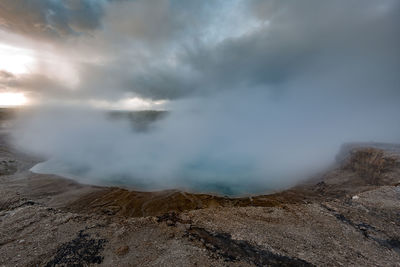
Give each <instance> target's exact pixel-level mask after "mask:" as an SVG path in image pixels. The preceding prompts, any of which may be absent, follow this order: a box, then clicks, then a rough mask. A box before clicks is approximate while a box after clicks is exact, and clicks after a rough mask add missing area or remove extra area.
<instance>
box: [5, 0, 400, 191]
mask: <svg viewBox="0 0 400 267" xmlns="http://www.w3.org/2000/svg"><path fill="white" fill-rule="evenodd" d="M5 2H9V7H10V10H9V12H8V13H7V16H5V15H4V14H2V13H1V12H0V18H1V17H2V16H3V20H6V21H7V23H6V24H5V25H6V26H4V27H5V30H4V32H1V31H0V36H8V37H9V40H12V42H14V44H17V43H18V42H19V41H18V40H19V39H18V38H24V40H25V39H26V40H30V42H31V43H32V44H30V46H31V47H30V49H36V52H37V54H38V56H37V58H36V60H37V61H38V62H40V63H41V66H42V67H41V68H38V69H37V70H36V71H37V73H29V74H24V75H14V74H10V73H0V86H2V87H0V88H3V87H4V88H5V87H7V88H8V89H9V90H20V91H22V92H24V93H25V94H26V95H27V96H29V97H30V98H31V99H32V100H33V101H34V102H35V103H37V105H36V106H35V107H31V108H30V109H29V110H28V112H25V113H23V115H22V116H21V117H20V118H19V120H18V123H17V126H16V127H15V130H14V133H13V137H14V138H13V140H14V141H15V144H16V145H17V146H18V147H19V148H21V149H23V150H25V151H27V152H30V153H34V154H38V155H41V156H43V157H45V158H47V159H48V161H46V162H44V163H42V164H40V165H38V166H36V167H35V169H34V170H35V171H39V172H48V173H56V174H64V175H69V176H74V178H76V179H78V180H80V181H82V182H86V183H96V184H114V185H116V184H123V185H131V186H134V187H136V188H139V189H143V190H155V189H165V188H184V189H188V190H193V191H208V192H215V191H218V192H220V193H226V194H246V193H260V192H266V191H271V190H277V189H282V188H285V187H288V186H290V185H293V184H295V183H297V182H298V181H300V180H301V179H304V178H305V177H308V176H310V175H313V174H315V173H316V172H318V171H321V170H323V169H324V168H327V167H328V166H330V164H332V163H333V162H334V158H335V155H336V153H337V152H338V151H339V149H340V146H341V145H342V144H343V143H346V142H393V143H399V142H400V120H399V118H400V75H399V71H400V49H399V47H400V27H399V26H398V25H400V2H399V1H394V0H381V1H373V0H346V1H344V0H337V1H329V2H328V1H317V0H305V1H294V0H287V1H274V0H266V1H258V0H248V1H246V0H235V1H172V0H170V1H167V0H165V1H164V0H160V1H140V0H139V1H122V0H120V1H117V0H114V1H111V0H110V1H90V0H86V1H83V0H82V1H75V4H76V5H74V6H73V5H72V4H71V5H68V4H56V3H58V2H55V1H40V3H41V5H38V6H37V7H36V9H34V10H32V16H28V17H27V18H25V20H23V19H22V18H20V17H18V14H19V13H20V10H19V9H21V6H18V7H13V4H12V3H13V2H12V1H5ZM27 2H28V1H27ZM0 5H1V4H0ZM46 10H51V11H52V12H53V13H54V12H55V13H56V14H59V16H58V17H57V18H58V19H57V20H56V19H55V18H54V19H49V17H48V16H44V15H43V14H48V13H46ZM13 11H15V12H14V13H13ZM17 11H18V12H17ZM78 11H79V12H78ZM35 12H36V13H35ZM53 13H49V14H53ZM33 14H36V15H35V16H34V15H33ZM61 18H63V19H61ZM27 21H28V22H30V23H28V22H27ZM33 23H36V24H40V25H42V26H43V27H41V28H37V27H36V28H33V29H31V30H28V29H29V25H31V24H32V25H33ZM0 25H1V23H0ZM11 35H12V36H13V37H12V38H11V37H10V36H11ZM16 36H17V37H16ZM10 42H11V41H10ZM43 43H45V44H46V45H48V46H49V48H48V49H47V50H46V51H42V50H41V49H42V48H40V47H39V46H38V44H43ZM33 47H35V48H33ZM49 53H51V56H49ZM44 55H46V56H44ZM60 59H61V60H60ZM59 61H61V62H62V66H64V67H65V66H66V67H65V69H68V70H69V71H67V72H66V73H67V74H68V75H67V76H65V75H64V76H63V75H62V74H63V72H57V64H58V63H57V62H59ZM43 66H47V67H46V68H45V67H43ZM49 66H50V67H49ZM52 66H53V67H52ZM54 66H55V67H54ZM52 72H56V73H55V74H52ZM60 77H61V78H60ZM129 99H142V100H141V101H143V103H147V106H146V108H148V109H152V108H154V109H160V108H162V109H166V110H168V114H166V116H165V117H163V118H162V119H160V120H157V121H155V122H153V123H152V124H151V125H150V128H149V129H148V130H147V131H135V130H134V129H133V128H132V125H131V123H130V122H129V121H128V120H115V119H114V120H112V119H110V117H109V116H108V115H107V112H106V111H104V110H99V109H98V108H96V107H93V105H92V104H93V103H103V104H104V103H105V104H106V106H107V104H108V105H109V106H110V107H113V108H115V107H118V105H116V104H115V103H122V102H123V101H128V100H129ZM121 101H122V102H121ZM160 103H162V104H160Z"/></svg>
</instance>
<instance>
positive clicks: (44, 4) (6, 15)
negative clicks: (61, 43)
mask: <svg viewBox="0 0 400 267" xmlns="http://www.w3.org/2000/svg"><path fill="white" fill-rule="evenodd" d="M105 2H106V1H103V0H68V1H57V0H18V1H14V0H3V1H1V2H0V26H1V27H2V28H4V29H6V30H9V31H13V32H16V33H20V34H23V35H28V36H31V37H34V38H60V37H65V36H68V35H78V34H82V33H87V32H90V31H92V30H95V29H97V28H98V27H99V26H100V24H101V23H100V21H101V17H102V15H103V6H104V3H105Z"/></svg>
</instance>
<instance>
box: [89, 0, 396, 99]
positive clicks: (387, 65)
mask: <svg viewBox="0 0 400 267" xmlns="http://www.w3.org/2000/svg"><path fill="white" fill-rule="evenodd" d="M162 3H164V4H165V2H164V1H155V2H154V1H153V2H151V4H148V3H147V2H146V3H144V2H141V4H140V5H142V6H139V5H138V3H136V2H135V3H133V4H134V5H137V7H138V8H139V7H140V9H139V10H141V11H142V13H141V14H140V15H138V16H137V17H136V18H132V19H128V16H127V15H123V13H119V12H125V13H126V12H127V10H129V9H127V8H123V7H124V5H125V4H126V3H121V6H120V7H119V8H118V9H117V10H118V12H117V14H120V16H113V20H117V21H113V25H119V24H122V25H125V24H124V23H121V21H123V20H124V19H125V20H127V21H130V20H131V21H134V20H135V19H136V20H138V21H137V23H135V24H137V25H138V26H137V27H136V28H135V27H126V29H125V30H129V31H130V32H128V31H123V29H124V28H123V27H122V26H118V27H117V26H115V27H114V28H115V29H117V28H118V29H119V31H122V32H125V33H127V36H131V37H132V36H133V37H137V38H139V39H140V40H146V41H147V42H148V45H147V46H146V48H145V49H143V51H144V52H143V53H150V56H147V57H144V58H142V59H140V60H141V62H140V66H139V67H138V66H136V62H137V61H138V58H137V57H134V56H133V57H131V58H130V59H129V57H128V58H127V57H126V56H125V55H124V56H121V58H119V57H118V55H117V56H116V58H115V60H114V62H112V63H111V64H109V65H107V66H105V67H100V68H98V67H95V68H94V69H95V70H93V69H91V68H90V66H86V67H88V70H87V73H90V74H91V76H90V79H88V80H87V81H88V83H87V84H86V85H87V88H92V87H95V88H97V89H99V91H102V92H104V91H107V90H110V89H109V88H113V90H111V91H109V92H108V93H107V94H114V93H115V94H119V93H121V92H133V93H136V94H138V95H140V96H143V97H146V98H153V99H177V98H182V97H190V96H196V95H197V96H198V95H203V96H204V95H209V94H213V93H216V92H221V91H224V90H244V91H246V90H251V89H252V88H257V89H260V88H263V89H265V90H271V88H273V89H272V90H273V91H274V92H275V93H278V94H282V93H283V92H284V90H283V89H282V87H284V84H285V83H290V82H293V81H294V80H295V79H297V78H299V77H303V78H302V79H303V84H302V85H303V86H307V81H305V80H307V79H308V82H311V81H313V80H314V77H315V76H316V75H319V74H323V73H328V75H329V76H330V77H327V80H325V81H321V83H333V82H336V83H338V82H341V83H342V86H343V88H340V89H338V90H341V91H346V90H358V91H359V90H363V88H364V89H365V90H367V89H368V88H365V87H370V88H372V89H371V90H375V92H377V89H376V87H378V86H381V85H382V84H385V86H384V87H385V90H389V91H390V90H392V91H396V92H397V91H398V90H396V89H397V88H398V84H399V78H398V75H397V72H398V69H399V68H400V66H399V64H400V63H399V58H400V50H399V49H398V47H400V29H399V27H398V26H397V25H399V24H400V4H399V2H397V1H391V0H386V1H361V0H352V1H335V2H321V1H315V0H308V1H302V2H299V1H249V2H244V3H246V7H247V8H248V10H250V12H249V13H248V16H249V17H248V19H251V18H252V16H254V17H255V18H257V19H258V20H259V23H260V25H259V26H258V27H256V28H255V29H253V30H251V31H249V32H245V33H244V34H243V35H240V36H235V37H229V36H228V37H227V38H225V39H224V40H222V41H221V42H217V43H216V44H215V43H212V44H210V43H209V42H207V41H204V40H200V38H199V35H200V33H202V32H204V30H205V28H206V26H207V23H206V18H209V20H212V19H213V18H212V17H211V16H212V14H213V13H212V12H210V10H209V9H207V8H205V7H203V9H204V10H207V11H208V13H207V12H204V13H203V14H202V16H197V18H196V21H197V22H200V21H201V22H203V23H204V24H203V27H197V28H196V27H195V28H194V29H195V31H193V28H190V29H187V28H185V27H184V26H182V25H179V24H178V23H176V22H177V21H178V20H176V19H174V18H177V17H179V16H183V17H185V18H188V17H189V14H190V11H191V12H194V11H193V10H191V9H185V8H181V9H177V10H170V9H169V8H171V6H165V5H163V4H162ZM188 3H191V2H190V1H189V2H188ZM131 4H132V3H131ZM155 6H158V7H157V8H155ZM189 7H190V8H192V7H191V6H189ZM208 8H209V7H208ZM114 12H116V11H114ZM156 14H158V15H159V17H161V18H163V19H162V21H163V25H160V27H157V26H156V25H159V24H160V23H159V21H158V20H157V19H155V20H154V21H153V23H155V24H151V21H152V19H151V18H153V17H154V16H155V15H156ZM182 14H185V16H184V15H182ZM254 17H253V18H254ZM118 18H121V21H119V22H118ZM149 18H150V19H149ZM149 21H150V23H148V22H149ZM189 21H190V20H189ZM128 25H129V24H128ZM165 25H167V26H165ZM196 25H197V26H198V25H199V24H196ZM164 26H165V27H164ZM121 27H122V28H121ZM167 29H168V30H167ZM178 32H180V35H179V34H176V33H178ZM116 33H118V31H114V34H116ZM222 33H223V31H222ZM222 33H221V34H222ZM152 41H154V42H156V43H157V46H152V44H151V42H152ZM128 47H129V46H128ZM171 47H173V48H174V49H175V50H177V51H178V52H176V53H175V54H174V56H175V57H174V61H175V62H174V64H166V63H165V62H163V61H162V60H163V58H166V57H167V55H168V52H169V50H168V49H170V48H171ZM125 48H126V47H122V48H121V50H122V51H124V49H125ZM138 51H139V54H140V51H142V50H140V49H138ZM121 54H123V53H121ZM153 62H158V63H159V64H152V63H153ZM121 66H130V68H125V67H121ZM105 75H106V76H107V77H108V79H107V85H109V86H108V87H107V88H104V87H103V86H101V85H100V86H91V83H92V81H94V80H95V81H97V82H96V83H95V84H96V85H97V83H99V81H101V77H103V76H105ZM304 76H306V77H308V78H304ZM304 79H305V80H304ZM335 79H336V80H335ZM338 79H340V81H339V80H338ZM319 86H324V85H323V84H320V85H319ZM347 87H348V88H347ZM373 87H375V88H373ZM114 89H115V90H114Z"/></svg>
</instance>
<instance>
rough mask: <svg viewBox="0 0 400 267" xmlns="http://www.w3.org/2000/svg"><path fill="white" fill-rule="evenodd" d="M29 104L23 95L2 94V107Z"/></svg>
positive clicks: (0, 95)
mask: <svg viewBox="0 0 400 267" xmlns="http://www.w3.org/2000/svg"><path fill="white" fill-rule="evenodd" d="M27 103H28V99H27V98H26V97H25V95H24V94H23V93H0V106H3V107H10V106H22V105H25V104H27Z"/></svg>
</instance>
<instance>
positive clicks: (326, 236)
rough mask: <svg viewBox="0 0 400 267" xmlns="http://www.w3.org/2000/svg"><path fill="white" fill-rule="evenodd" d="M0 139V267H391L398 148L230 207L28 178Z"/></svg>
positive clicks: (397, 211)
mask: <svg viewBox="0 0 400 267" xmlns="http://www.w3.org/2000/svg"><path fill="white" fill-rule="evenodd" d="M37 161H38V159H35V158H32V157H30V156H27V155H23V154H21V153H18V152H16V151H14V150H13V149H12V148H11V147H10V146H9V145H8V142H7V133H6V132H0V266H87V265H98V264H99V265H103V266H254V265H256V266H265V265H272V266H274V265H279V266H312V265H317V266H338V265H343V266H349V265H353V266H399V265H400V230H399V229H400V186H399V183H400V146H397V145H387V144H356V145H351V146H350V145H349V146H346V147H344V148H343V151H342V152H341V154H340V155H339V156H338V162H339V163H338V165H337V168H335V169H333V170H331V171H328V172H327V173H326V174H325V175H323V176H321V177H320V178H318V179H314V180H312V181H309V182H308V183H306V184H304V185H301V186H298V187H295V188H292V189H290V190H287V191H284V192H281V193H277V194H273V195H267V196H257V197H246V198H237V199H230V198H225V197H217V196H210V195H206V194H190V193H184V192H179V191H162V192H153V193H144V192H134V191H128V190H125V189H120V188H104V187H96V186H89V185H81V184H78V183H76V182H74V181H71V180H68V179H63V178H61V177H57V176H53V175H41V174H40V175H39V174H33V173H31V172H30V171H29V168H30V167H31V166H33V164H35V163H36V162H37Z"/></svg>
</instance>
